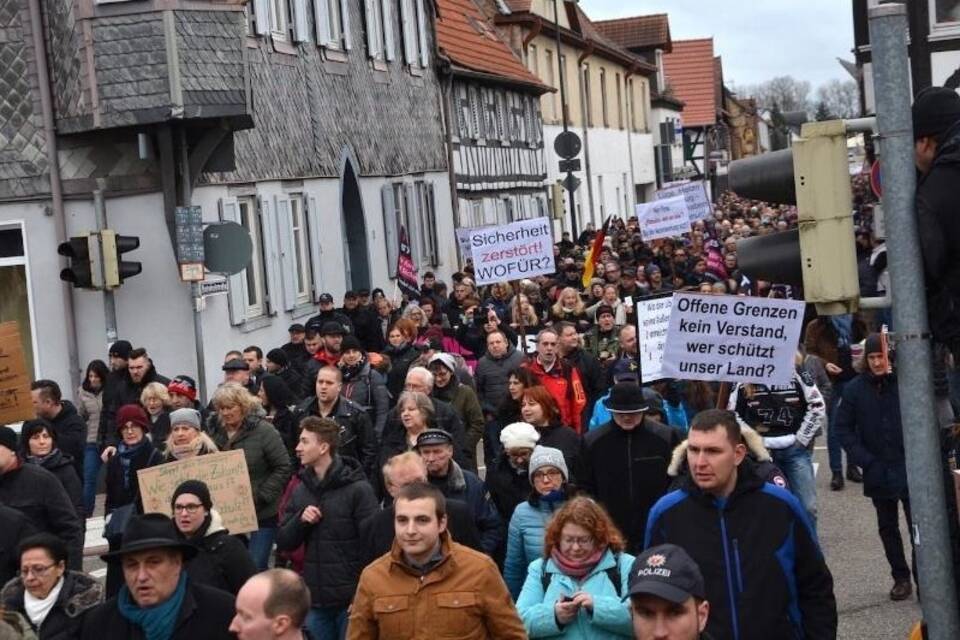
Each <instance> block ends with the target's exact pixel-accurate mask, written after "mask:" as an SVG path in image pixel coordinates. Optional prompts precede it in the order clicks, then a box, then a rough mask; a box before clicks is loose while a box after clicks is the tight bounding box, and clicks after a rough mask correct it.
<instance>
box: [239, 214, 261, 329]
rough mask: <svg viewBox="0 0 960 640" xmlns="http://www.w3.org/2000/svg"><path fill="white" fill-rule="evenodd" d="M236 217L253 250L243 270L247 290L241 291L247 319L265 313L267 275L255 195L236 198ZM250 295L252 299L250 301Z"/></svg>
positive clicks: (259, 215)
mask: <svg viewBox="0 0 960 640" xmlns="http://www.w3.org/2000/svg"><path fill="white" fill-rule="evenodd" d="M237 218H238V222H239V223H240V225H241V226H242V227H243V228H244V229H246V230H247V233H249V234H250V241H251V242H252V243H253V252H252V254H251V256H250V264H249V265H247V268H246V269H245V270H244V273H245V274H246V285H247V290H246V291H244V292H243V294H244V302H245V310H244V317H245V318H246V319H247V320H250V319H252V318H256V317H260V316H266V315H267V295H268V293H269V291H268V288H267V277H266V271H265V269H264V261H263V227H262V224H263V222H262V213H261V211H260V207H259V205H258V203H257V198H256V197H255V196H243V197H240V198H237ZM251 295H252V296H253V298H254V299H253V301H251Z"/></svg>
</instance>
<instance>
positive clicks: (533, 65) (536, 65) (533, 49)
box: [527, 44, 540, 78]
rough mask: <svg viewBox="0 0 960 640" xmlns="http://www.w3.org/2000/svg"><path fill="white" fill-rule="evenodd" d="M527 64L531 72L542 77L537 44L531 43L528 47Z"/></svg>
mask: <svg viewBox="0 0 960 640" xmlns="http://www.w3.org/2000/svg"><path fill="white" fill-rule="evenodd" d="M527 66H528V68H529V69H530V73H532V74H533V75H535V76H537V77H538V78H539V77H540V58H539V57H537V46H536V45H533V44H531V45H530V46H529V47H527Z"/></svg>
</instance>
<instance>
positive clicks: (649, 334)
mask: <svg viewBox="0 0 960 640" xmlns="http://www.w3.org/2000/svg"><path fill="white" fill-rule="evenodd" d="M671 309H673V296H663V297H661V298H649V299H647V300H637V348H638V349H639V351H640V374H641V378H642V382H653V381H655V380H659V379H661V378H664V377H666V376H664V375H663V349H664V347H665V346H666V344H667V331H668V330H669V328H670V310H671Z"/></svg>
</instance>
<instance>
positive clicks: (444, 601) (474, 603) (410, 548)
mask: <svg viewBox="0 0 960 640" xmlns="http://www.w3.org/2000/svg"><path fill="white" fill-rule="evenodd" d="M394 511H395V516H394V530H395V532H396V540H395V541H394V543H393V548H392V549H391V551H390V553H388V554H385V555H383V556H381V557H380V558H378V559H377V560H374V561H373V562H372V563H371V564H370V565H368V566H367V568H366V569H364V570H363V573H362V574H361V575H360V584H359V585H358V586H357V593H356V595H355V596H354V599H353V605H352V607H351V609H350V623H349V627H348V628H347V640H374V639H378V638H383V639H384V640H387V639H389V640H432V639H433V638H438V637H444V638H461V639H463V640H483V639H486V638H496V639H497V640H512V639H516V640H522V639H524V638H526V637H527V636H526V633H525V631H524V629H523V623H522V622H521V621H520V617H519V616H518V615H517V610H516V608H515V607H514V606H513V601H512V600H511V599H510V593H509V592H508V591H507V586H506V585H505V584H504V582H503V579H502V578H501V577H500V573H499V572H498V571H497V566H496V564H494V562H493V560H491V559H490V558H489V556H486V555H484V554H482V553H479V552H477V551H474V550H472V549H470V548H469V547H465V546H463V545H460V544H457V543H456V542H453V540H451V539H450V534H449V533H447V515H446V500H445V499H444V497H443V494H442V493H441V492H440V490H439V489H437V488H435V487H433V486H431V485H429V484H427V483H423V482H418V483H414V484H411V485H407V486H406V487H404V488H403V489H402V490H401V491H400V495H399V496H398V497H397V500H396V502H395V504H394Z"/></svg>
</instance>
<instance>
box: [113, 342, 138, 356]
mask: <svg viewBox="0 0 960 640" xmlns="http://www.w3.org/2000/svg"><path fill="white" fill-rule="evenodd" d="M131 351H133V345H132V344H130V343H129V342H127V341H126V340H117V341H116V342H114V343H113V344H112V345H110V352H109V355H111V356H117V357H118V358H123V359H124V360H129V359H130V352H131Z"/></svg>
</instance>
